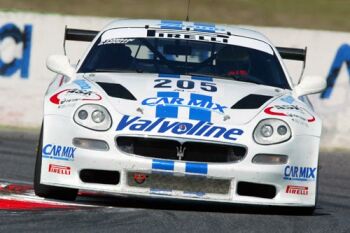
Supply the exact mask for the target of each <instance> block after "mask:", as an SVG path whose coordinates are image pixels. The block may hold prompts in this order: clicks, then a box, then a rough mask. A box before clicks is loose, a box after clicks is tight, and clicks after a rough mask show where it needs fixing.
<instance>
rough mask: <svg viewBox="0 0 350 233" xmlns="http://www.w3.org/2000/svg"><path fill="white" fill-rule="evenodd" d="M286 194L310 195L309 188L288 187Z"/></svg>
mask: <svg viewBox="0 0 350 233" xmlns="http://www.w3.org/2000/svg"><path fill="white" fill-rule="evenodd" d="M286 193H290V194H296V195H308V194H309V188H308V187H305V186H295V185H288V186H287V188H286Z"/></svg>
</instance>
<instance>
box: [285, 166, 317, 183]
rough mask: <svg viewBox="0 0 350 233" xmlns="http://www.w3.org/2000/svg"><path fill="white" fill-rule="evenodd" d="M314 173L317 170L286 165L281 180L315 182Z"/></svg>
mask: <svg viewBox="0 0 350 233" xmlns="http://www.w3.org/2000/svg"><path fill="white" fill-rule="evenodd" d="M316 172H317V168H313V167H299V166H290V165H288V166H286V167H285V168H284V176H283V179H285V180H297V181H315V180H316Z"/></svg>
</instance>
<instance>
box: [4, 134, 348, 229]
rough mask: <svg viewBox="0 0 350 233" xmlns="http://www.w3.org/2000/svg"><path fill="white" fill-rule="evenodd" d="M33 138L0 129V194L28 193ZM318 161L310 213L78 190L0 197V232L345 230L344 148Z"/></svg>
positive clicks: (346, 177) (33, 144) (346, 222)
mask: <svg viewBox="0 0 350 233" xmlns="http://www.w3.org/2000/svg"><path fill="white" fill-rule="evenodd" d="M37 138H38V134H36V133H25V132H9V131H3V130H1V131H0V159H1V160H0V183H2V184H4V183H7V184H15V185H13V186H11V185H8V186H6V187H5V188H4V185H2V186H1V187H2V188H0V199H1V197H2V196H3V195H4V193H6V192H7V193H10V194H11V193H12V194H13V193H16V192H17V193H21V192H22V191H23V190H24V191H23V192H27V193H29V194H28V196H29V197H30V198H34V197H32V196H33V192H32V190H30V189H31V185H32V179H33V173H34V172H33V168H34V161H35V147H36V144H37ZM320 165H321V167H320V170H319V172H320V173H319V174H320V180H319V181H320V183H319V185H320V190H319V191H320V193H319V204H318V208H317V209H316V211H315V213H314V214H313V215H312V216H300V215H293V214H289V213H285V212H281V211H280V210H275V209H271V208H259V207H246V206H243V207H242V206H232V205H229V206H227V205H217V204H207V203H195V204H194V203H191V202H174V201H172V202H169V201H164V200H146V199H127V198H123V197H114V196H98V195H97V196H96V195H95V196H94V195H90V194H81V195H80V196H79V197H78V199H77V201H76V202H74V203H63V205H62V206H60V205H56V204H57V203H56V204H52V203H51V204H49V205H48V206H47V207H45V205H44V206H42V207H41V208H31V207H29V208H24V209H23V208H22V209H21V208H20V207H21V203H20V202H10V204H9V203H7V205H6V204H5V205H4V204H1V202H0V232H65V233H67V232H167V233H168V232H201V233H203V232H283V233H288V232H303V233H305V232H344V233H345V232H350V153H346V152H337V153H335V152H334V153H321V157H320ZM18 187H19V188H18ZM1 189H2V191H1ZM4 190H5V191H4ZM12 194H11V195H12ZM19 198H22V196H21V195H19ZM23 198H25V197H23ZM17 199H18V197H17ZM11 203H12V204H11ZM50 205H51V207H50ZM70 205H71V206H70ZM17 207H18V208H17Z"/></svg>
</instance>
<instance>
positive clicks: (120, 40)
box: [97, 38, 135, 46]
mask: <svg viewBox="0 0 350 233" xmlns="http://www.w3.org/2000/svg"><path fill="white" fill-rule="evenodd" d="M134 40H135V39H127V38H111V39H107V40H104V41H101V42H100V43H99V44H98V45H97V46H101V45H107V44H127V43H129V42H132V41H134Z"/></svg>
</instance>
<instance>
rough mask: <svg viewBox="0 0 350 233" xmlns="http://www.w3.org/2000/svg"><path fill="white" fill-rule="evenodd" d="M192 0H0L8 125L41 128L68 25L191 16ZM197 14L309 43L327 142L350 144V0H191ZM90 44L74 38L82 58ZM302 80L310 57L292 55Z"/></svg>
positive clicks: (1, 78)
mask: <svg viewBox="0 0 350 233" xmlns="http://www.w3.org/2000/svg"><path fill="white" fill-rule="evenodd" d="M187 4H188V0H177V1H166V0H147V1H146V0H143V1H142V0H99V1H97V0H85V1H84V0H59V1H57V0H46V1H42V0H30V1H29V0H0V96H1V98H0V128H11V129H14V128H20V129H21V130H23V129H28V128H29V129H33V130H36V131H37V130H38V129H39V127H40V124H41V119H42V102H43V96H44V93H45V90H46V88H47V86H48V84H49V83H50V82H51V80H52V78H53V77H54V74H53V73H52V72H49V71H48V70H47V69H46V66H45V60H46V57H47V56H48V55H50V54H62V53H63V38H64V28H65V26H68V27H73V28H82V29H91V30H100V29H101V28H102V27H103V26H104V25H106V24H107V23H108V22H110V21H111V20H112V19H115V18H153V19H168V20H169V19H170V20H185V19H186V12H187ZM189 9H190V10H189V12H190V14H189V16H190V21H204V22H213V23H222V24H233V25H238V26H240V27H248V28H251V29H254V30H257V31H259V32H262V33H263V34H265V35H266V36H267V37H268V38H269V39H270V40H271V41H272V42H273V43H274V44H275V45H276V46H285V47H295V48H305V47H307V48H308V54H307V61H306V69H305V73H304V75H305V76H309V77H311V76H322V77H324V79H325V80H327V82H328V88H327V90H326V91H325V92H324V93H323V95H322V96H321V95H319V94H318V95H313V96H311V97H310V98H311V100H312V103H313V104H314V107H315V109H316V112H318V113H319V114H320V116H321V118H322V119H323V123H324V128H323V138H322V140H323V141H322V148H323V149H334V148H340V149H344V148H346V149H350V137H348V135H349V134H350V122H349V119H350V105H349V104H348V103H349V101H350V95H349V90H350V84H349V80H350V20H349V12H350V1H349V0H307V1H305V0H215V1H214V0H191V1H190V8H189ZM87 46H88V43H77V42H68V43H67V55H68V56H69V57H70V59H71V62H72V63H76V62H77V61H78V59H79V57H80V56H81V55H82V54H83V53H84V51H85V49H86V47H87ZM286 64H287V66H288V68H289V72H290V75H291V76H292V78H293V80H294V82H295V83H297V80H298V79H299V76H300V73H301V70H302V63H300V62H286Z"/></svg>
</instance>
